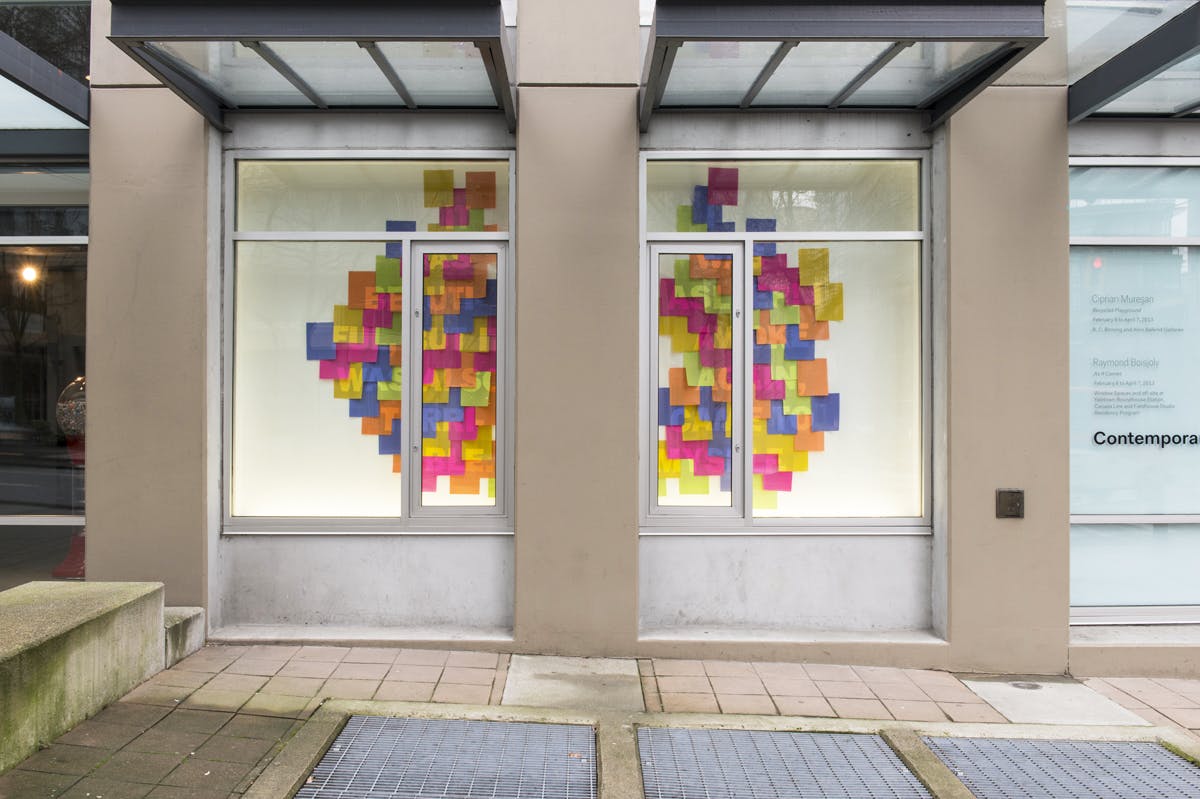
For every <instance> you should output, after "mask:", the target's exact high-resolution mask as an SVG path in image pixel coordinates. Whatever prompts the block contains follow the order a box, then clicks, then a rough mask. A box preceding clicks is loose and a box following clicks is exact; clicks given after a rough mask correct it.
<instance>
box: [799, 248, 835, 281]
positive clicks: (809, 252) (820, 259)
mask: <svg viewBox="0 0 1200 799" xmlns="http://www.w3.org/2000/svg"><path fill="white" fill-rule="evenodd" d="M797 263H798V265H799V267H800V285H802V286H815V285H817V284H818V283H828V282H829V250H827V249H825V248H824V247H805V248H803V249H801V250H800V251H799V252H798V253H797Z"/></svg>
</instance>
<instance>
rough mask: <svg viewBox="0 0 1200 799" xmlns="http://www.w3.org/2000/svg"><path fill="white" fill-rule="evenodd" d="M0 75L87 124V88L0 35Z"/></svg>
mask: <svg viewBox="0 0 1200 799" xmlns="http://www.w3.org/2000/svg"><path fill="white" fill-rule="evenodd" d="M0 75H3V76H4V77H6V78H8V79H9V80H11V81H12V82H13V83H15V84H17V85H18V86H20V87H22V88H23V89H25V90H27V91H29V92H30V93H32V94H34V95H36V96H37V97H39V98H41V99H42V100H45V101H46V102H47V103H49V104H50V105H52V106H54V107H55V108H57V109H58V110H60V111H62V112H64V113H66V114H69V115H70V116H72V117H74V118H75V119H78V120H79V121H80V122H83V123H84V124H87V121H88V87H87V85H86V84H83V83H80V82H79V81H77V80H75V79H74V78H72V77H71V76H70V75H67V74H66V73H64V72H63V71H62V70H61V69H59V68H58V67H56V66H54V65H53V64H51V63H50V62H49V61H47V60H46V59H44V58H42V57H41V56H40V55H38V54H37V53H35V52H33V51H32V50H30V49H29V48H28V47H26V46H25V45H23V44H21V43H20V42H18V41H17V40H16V39H14V38H13V37H11V36H9V35H8V34H7V33H0Z"/></svg>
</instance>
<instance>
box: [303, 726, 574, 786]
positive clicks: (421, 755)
mask: <svg viewBox="0 0 1200 799" xmlns="http://www.w3.org/2000/svg"><path fill="white" fill-rule="evenodd" d="M435 796H436V797H440V798H441V799H482V797H489V798H494V797H505V798H506V799H531V798H532V797H538V799H595V797H596V738H595V731H594V730H593V729H592V728H591V727H585V726H580V725H572V724H527V723H522V722H499V721H465V720H461V719H410V718H402V719H389V718H380V717H377V716H351V717H350V720H349V722H347V724H346V728H345V729H344V730H342V733H341V735H339V736H338V737H337V740H336V741H334V743H333V745H332V746H331V747H330V748H329V751H328V752H326V753H325V756H324V757H323V758H322V759H321V762H320V763H319V764H318V765H317V768H316V769H315V770H314V771H313V773H312V776H311V777H310V778H309V780H308V782H307V783H306V784H305V786H304V787H303V788H301V790H300V792H299V793H297V794H296V797H297V799H332V798H333V797H337V798H338V799H383V797H396V798H397V799H425V798H426V797H435Z"/></svg>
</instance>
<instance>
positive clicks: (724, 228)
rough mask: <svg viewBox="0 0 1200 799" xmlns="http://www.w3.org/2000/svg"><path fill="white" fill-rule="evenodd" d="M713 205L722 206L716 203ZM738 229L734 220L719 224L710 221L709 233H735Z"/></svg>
mask: <svg viewBox="0 0 1200 799" xmlns="http://www.w3.org/2000/svg"><path fill="white" fill-rule="evenodd" d="M713 207H714V208H720V207H721V206H719V205H715V206H713ZM736 231H737V227H736V226H735V225H734V223H733V222H719V223H717V224H713V223H712V222H709V223H708V232H709V233H735V232H736Z"/></svg>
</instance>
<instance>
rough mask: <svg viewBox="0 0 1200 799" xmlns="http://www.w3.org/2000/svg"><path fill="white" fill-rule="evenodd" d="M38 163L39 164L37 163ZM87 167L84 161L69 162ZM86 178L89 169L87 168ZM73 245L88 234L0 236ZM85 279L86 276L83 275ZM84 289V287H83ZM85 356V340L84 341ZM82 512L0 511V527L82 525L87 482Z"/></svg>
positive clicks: (28, 243) (21, 242) (9, 242)
mask: <svg viewBox="0 0 1200 799" xmlns="http://www.w3.org/2000/svg"><path fill="white" fill-rule="evenodd" d="M39 165H40V164H39ZM68 165H72V166H74V165H78V166H83V167H87V164H86V163H84V162H79V163H77V164H76V163H70V164H68ZM88 179H89V180H90V179H91V170H90V169H88ZM53 245H73V246H81V247H83V248H85V251H86V249H87V247H88V236H0V247H37V246H53ZM85 280H86V277H85ZM85 290H86V289H85ZM84 352H85V358H86V341H85V350H84ZM83 492H84V493H83V502H84V512H83V513H81V514H5V513H0V527H14V526H23V527H83V526H85V525H86V524H87V483H86V481H85V482H84V488H83Z"/></svg>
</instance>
